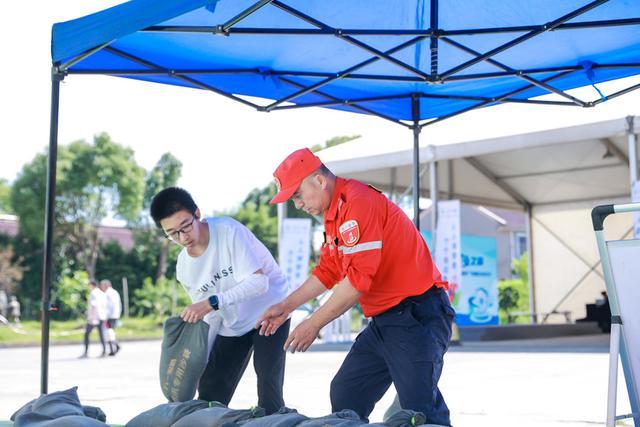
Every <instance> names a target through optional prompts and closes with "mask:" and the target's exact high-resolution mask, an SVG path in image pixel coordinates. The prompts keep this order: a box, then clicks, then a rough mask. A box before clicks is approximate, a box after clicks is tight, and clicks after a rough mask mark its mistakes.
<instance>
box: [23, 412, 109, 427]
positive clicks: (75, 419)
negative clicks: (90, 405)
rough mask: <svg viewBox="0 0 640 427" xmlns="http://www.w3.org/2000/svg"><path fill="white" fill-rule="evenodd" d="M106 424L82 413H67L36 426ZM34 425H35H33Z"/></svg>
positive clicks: (100, 426) (57, 426) (85, 426)
mask: <svg viewBox="0 0 640 427" xmlns="http://www.w3.org/2000/svg"><path fill="white" fill-rule="evenodd" d="M105 426H108V424H105V423H103V422H102V421H98V420H96V419H93V418H89V417H86V416H84V415H68V416H66V417H60V418H56V419H55V420H50V421H47V422H45V423H43V424H38V427H105ZM34 427H35V426H34Z"/></svg>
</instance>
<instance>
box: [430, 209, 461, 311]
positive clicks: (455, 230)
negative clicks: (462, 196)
mask: <svg viewBox="0 0 640 427" xmlns="http://www.w3.org/2000/svg"><path fill="white" fill-rule="evenodd" d="M460 249H461V244H460V200H443V201H441V202H438V224H437V228H436V253H435V262H436V265H437V266H438V269H439V270H440V273H441V274H442V278H443V280H446V281H447V282H449V297H450V298H451V299H452V300H453V299H454V298H455V294H456V293H457V292H458V289H459V288H460V284H461V280H462V265H461V262H460V261H461V257H460Z"/></svg>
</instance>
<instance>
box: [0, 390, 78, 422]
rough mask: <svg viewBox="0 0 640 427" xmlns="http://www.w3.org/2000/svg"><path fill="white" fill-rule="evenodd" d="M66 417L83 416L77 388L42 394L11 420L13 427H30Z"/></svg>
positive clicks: (22, 408) (17, 412)
mask: <svg viewBox="0 0 640 427" xmlns="http://www.w3.org/2000/svg"><path fill="white" fill-rule="evenodd" d="M68 415H79V416H84V412H83V411H82V405H81V404H80V399H79V398H78V387H72V388H70V389H68V390H63V391H55V392H53V393H49V394H43V395H41V396H40V397H38V398H37V399H34V400H32V401H30V402H28V403H27V404H25V405H24V406H22V407H21V408H20V409H18V410H17V411H16V412H15V413H14V414H13V415H12V416H11V420H12V421H13V422H14V426H15V427H32V426H35V425H41V424H42V423H44V422H46V421H50V420H54V419H56V418H61V417H64V416H68Z"/></svg>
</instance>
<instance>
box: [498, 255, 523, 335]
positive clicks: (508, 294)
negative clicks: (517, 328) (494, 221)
mask: <svg viewBox="0 0 640 427" xmlns="http://www.w3.org/2000/svg"><path fill="white" fill-rule="evenodd" d="M511 268H512V270H513V272H514V274H516V275H517V276H519V277H518V278H517V279H509V280H501V281H500V282H499V283H498V307H499V310H498V314H499V317H500V323H501V324H506V323H529V321H530V318H529V317H528V316H511V317H513V318H512V319H511V320H510V318H509V317H510V316H509V315H510V314H511V313H517V312H523V313H528V312H529V274H528V273H529V265H528V258H527V254H526V253H524V254H522V256H521V257H520V258H519V259H514V260H513V262H512V264H511Z"/></svg>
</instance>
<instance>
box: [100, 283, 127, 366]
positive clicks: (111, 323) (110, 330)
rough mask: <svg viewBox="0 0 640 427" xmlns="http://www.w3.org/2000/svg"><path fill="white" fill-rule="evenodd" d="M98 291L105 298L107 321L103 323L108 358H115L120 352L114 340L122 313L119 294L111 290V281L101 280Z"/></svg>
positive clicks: (116, 341) (118, 345) (115, 339)
mask: <svg viewBox="0 0 640 427" xmlns="http://www.w3.org/2000/svg"><path fill="white" fill-rule="evenodd" d="M100 289H101V290H102V292H104V294H105V296H106V297H107V321H106V322H105V326H106V332H107V342H108V343H109V356H115V355H116V353H117V352H119V351H120V344H119V343H118V340H117V338H116V328H117V327H118V321H119V320H120V314H121V313H122V303H121V302H120V293H119V292H118V291H116V290H115V289H113V286H111V280H109V279H102V280H101V281H100Z"/></svg>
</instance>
